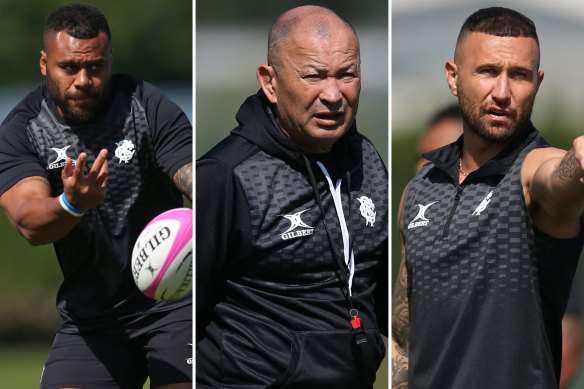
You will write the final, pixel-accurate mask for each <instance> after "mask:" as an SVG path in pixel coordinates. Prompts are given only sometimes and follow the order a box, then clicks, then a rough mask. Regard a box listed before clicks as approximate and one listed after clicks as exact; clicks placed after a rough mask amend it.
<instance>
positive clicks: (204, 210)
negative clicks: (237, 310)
mask: <svg viewBox="0 0 584 389" xmlns="http://www.w3.org/2000/svg"><path fill="white" fill-rule="evenodd" d="M195 177H196V206H195V211H196V230H195V234H196V256H195V258H196V269H195V272H196V300H197V301H196V306H197V322H198V323H201V322H202V321H204V320H206V319H205V318H207V317H208V314H209V313H210V310H211V309H212V306H213V305H214V301H216V299H217V297H218V296H220V295H221V293H222V289H223V286H224V283H225V280H226V279H227V278H228V276H229V272H230V269H233V267H235V266H237V264H238V263H239V262H240V260H241V259H242V258H245V257H246V256H248V255H249V252H250V242H251V238H250V229H251V222H250V216H249V206H248V204H247V200H246V198H245V195H244V193H243V189H242V188H241V185H240V183H239V181H238V180H237V177H236V176H235V175H234V174H233V172H232V170H231V169H230V168H229V166H227V164H225V163H224V162H221V161H219V160H216V159H212V158H207V159H202V160H198V161H197V166H196V174H195ZM201 328H203V327H201Z"/></svg>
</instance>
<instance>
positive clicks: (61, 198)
mask: <svg viewBox="0 0 584 389" xmlns="http://www.w3.org/2000/svg"><path fill="white" fill-rule="evenodd" d="M59 203H60V204H61V207H63V209H64V210H65V211H67V212H68V213H70V214H71V215H73V216H75V217H81V216H83V215H85V212H84V211H82V210H80V209H77V208H75V207H74V206H72V205H71V203H69V201H67V197H66V196H65V192H63V193H61V195H60V196H59Z"/></svg>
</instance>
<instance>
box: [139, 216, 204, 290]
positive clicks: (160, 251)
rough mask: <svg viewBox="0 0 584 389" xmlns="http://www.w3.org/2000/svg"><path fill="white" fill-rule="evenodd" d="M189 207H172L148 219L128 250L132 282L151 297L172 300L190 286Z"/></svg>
mask: <svg viewBox="0 0 584 389" xmlns="http://www.w3.org/2000/svg"><path fill="white" fill-rule="evenodd" d="M192 258H193V210H192V209H190V208H175V209H171V210H168V211H166V212H163V213H161V214H160V215H158V216H156V217H155V218H154V219H152V220H151V221H150V222H149V223H148V224H147V225H146V227H144V229H143V230H142V232H141V233H140V235H139V236H138V239H136V242H135V243H134V249H133V251H132V275H133V277H134V281H135V283H136V286H137V287H138V289H140V291H141V292H142V293H144V295H146V296H147V297H150V298H151V299H154V300H174V299H177V298H179V297H182V296H185V295H186V294H187V293H189V292H190V291H191V290H192V274H193V261H192Z"/></svg>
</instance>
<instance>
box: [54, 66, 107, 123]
mask: <svg viewBox="0 0 584 389" xmlns="http://www.w3.org/2000/svg"><path fill="white" fill-rule="evenodd" d="M46 80H47V92H48V94H49V97H50V98H51V99H52V100H53V101H54V102H55V104H56V105H57V106H58V107H59V108H60V110H61V112H62V114H63V119H65V120H66V121H67V122H68V123H71V124H82V123H88V122H91V121H93V120H95V119H96V118H97V116H98V115H99V112H100V110H101V106H102V105H103V100H104V96H103V95H102V94H101V93H97V92H94V93H87V92H85V93H84V92H80V93H83V94H84V96H89V97H91V98H92V99H93V101H92V102H91V104H89V105H88V106H87V107H83V108H82V107H74V106H72V105H71V104H70V101H69V99H70V98H72V97H73V96H69V95H67V94H65V95H63V96H61V94H60V91H59V86H58V85H57V83H56V82H54V81H53V79H52V78H51V77H50V75H49V74H47V77H46Z"/></svg>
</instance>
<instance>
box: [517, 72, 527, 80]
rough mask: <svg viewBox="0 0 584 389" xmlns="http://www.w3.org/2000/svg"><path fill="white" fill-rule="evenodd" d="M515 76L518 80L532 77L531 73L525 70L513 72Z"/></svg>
mask: <svg viewBox="0 0 584 389" xmlns="http://www.w3.org/2000/svg"><path fill="white" fill-rule="evenodd" d="M513 78H515V79H518V80H528V79H529V78H530V76H529V74H528V73H527V72H524V71H517V72H515V73H513Z"/></svg>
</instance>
